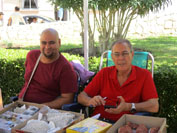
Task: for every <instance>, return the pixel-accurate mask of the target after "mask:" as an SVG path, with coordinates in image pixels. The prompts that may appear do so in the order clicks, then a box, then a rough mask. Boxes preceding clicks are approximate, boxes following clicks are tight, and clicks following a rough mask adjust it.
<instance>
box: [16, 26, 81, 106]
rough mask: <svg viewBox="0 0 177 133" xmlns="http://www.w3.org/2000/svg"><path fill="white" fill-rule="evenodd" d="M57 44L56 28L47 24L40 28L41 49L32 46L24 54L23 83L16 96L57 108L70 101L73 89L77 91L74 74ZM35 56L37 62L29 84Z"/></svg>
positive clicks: (59, 44)
mask: <svg viewBox="0 0 177 133" xmlns="http://www.w3.org/2000/svg"><path fill="white" fill-rule="evenodd" d="M60 46H61V41H60V39H59V35H58V32H57V31H56V30H54V29H51V28H49V29H45V30H44V31H43V32H42V34H41V37H40V50H31V51H30V52H29V53H28V54H27V59H26V62H25V68H26V70H25V75H24V78H25V84H24V86H23V88H22V90H21V92H20V94H19V98H23V100H24V101H27V102H34V103H42V104H45V105H47V106H49V107H51V108H57V109H58V108H61V106H62V105H63V104H68V103H72V102H73V98H74V93H75V92H77V77H76V74H75V71H74V69H73V68H72V66H71V64H70V63H69V62H68V61H67V59H66V58H65V57H64V56H63V55H62V54H61V53H60V52H59V49H60ZM40 55H41V56H40ZM39 56H40V58H39ZM38 58H39V59H40V60H39V63H38V65H37V68H36V70H35V73H34V75H33V77H32V80H31V82H30V84H29V86H28V82H29V80H30V76H31V74H32V71H33V69H34V66H35V64H36V62H37V60H38Z"/></svg>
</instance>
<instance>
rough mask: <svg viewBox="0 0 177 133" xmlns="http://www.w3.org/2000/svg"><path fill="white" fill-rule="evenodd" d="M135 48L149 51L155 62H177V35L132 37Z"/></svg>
mask: <svg viewBox="0 0 177 133" xmlns="http://www.w3.org/2000/svg"><path fill="white" fill-rule="evenodd" d="M131 42H132V44H133V47H134V48H138V49H142V50H144V51H149V52H151V53H152V54H153V56H154V57H155V63H162V62H166V63H167V64H177V37H157V38H145V39H131Z"/></svg>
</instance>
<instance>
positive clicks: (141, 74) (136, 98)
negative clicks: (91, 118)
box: [84, 66, 158, 121]
mask: <svg viewBox="0 0 177 133" xmlns="http://www.w3.org/2000/svg"><path fill="white" fill-rule="evenodd" d="M84 91H85V92H86V93H87V94H88V95H89V96H91V97H93V96H95V95H101V96H102V97H107V99H106V104H109V105H110V104H111V105H115V104H116V102H117V101H118V99H117V96H122V97H123V98H124V99H125V101H126V102H128V103H132V102H134V103H139V102H142V101H146V100H148V99H151V98H158V95H157V91H156V87H155V85H154V82H153V79H152V76H151V73H150V72H149V71H148V70H146V69H142V68H139V67H137V66H132V72H131V74H130V76H129V78H128V79H127V81H126V82H125V83H124V84H123V85H122V86H120V85H119V82H118V80H117V70H116V68H115V66H112V67H106V68H103V69H102V70H101V71H99V72H98V73H97V75H96V76H95V77H94V78H93V80H92V81H91V82H90V84H89V85H88V86H87V87H86V88H85V89H84ZM97 113H101V117H102V118H107V119H110V120H114V121H116V120H118V119H119V118H120V117H121V116H122V115H123V114H125V113H130V112H122V113H121V114H116V115H115V114H109V113H107V112H105V111H104V107H103V106H98V107H96V108H95V110H94V113H93V115H95V114H97Z"/></svg>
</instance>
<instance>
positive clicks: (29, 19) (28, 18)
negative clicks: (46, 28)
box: [23, 15, 55, 24]
mask: <svg viewBox="0 0 177 133" xmlns="http://www.w3.org/2000/svg"><path fill="white" fill-rule="evenodd" d="M23 18H24V20H25V22H26V24H31V23H46V22H47V23H48V22H54V21H55V20H54V19H52V18H49V17H46V16H38V15H24V16H23Z"/></svg>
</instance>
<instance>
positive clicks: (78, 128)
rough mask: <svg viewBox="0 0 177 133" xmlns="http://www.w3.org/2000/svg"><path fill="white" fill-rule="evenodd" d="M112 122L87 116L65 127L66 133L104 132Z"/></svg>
mask: <svg viewBox="0 0 177 133" xmlns="http://www.w3.org/2000/svg"><path fill="white" fill-rule="evenodd" d="M111 126H112V124H109V123H106V122H103V121H100V120H97V119H93V118H87V119H85V120H83V121H80V122H79V123H77V124H75V125H73V126H71V127H69V128H67V129H66V133H105V132H106V131H107V130H108V129H109V128H110V127H111Z"/></svg>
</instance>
